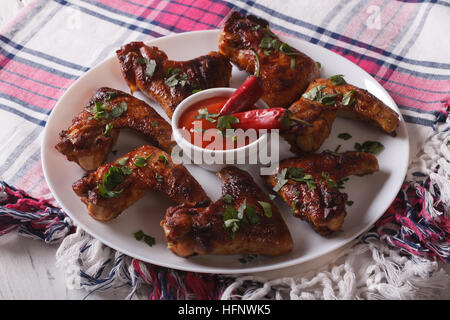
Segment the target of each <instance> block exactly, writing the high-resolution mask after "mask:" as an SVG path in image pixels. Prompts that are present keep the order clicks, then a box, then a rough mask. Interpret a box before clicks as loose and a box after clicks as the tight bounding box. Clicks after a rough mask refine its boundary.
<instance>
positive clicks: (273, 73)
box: [219, 12, 319, 108]
mask: <svg viewBox="0 0 450 320" xmlns="http://www.w3.org/2000/svg"><path fill="white" fill-rule="evenodd" d="M252 50H256V52H257V54H258V56H259V60H260V77H261V78H262V79H263V81H264V86H265V87H264V94H263V96H262V99H263V100H264V101H265V102H266V103H267V104H268V105H269V106H270V107H273V108H275V107H284V108H287V107H289V106H290V105H291V104H292V103H293V102H294V101H295V100H297V99H298V98H299V97H300V95H301V94H302V93H303V92H304V91H305V89H306V87H307V86H308V83H310V82H311V81H312V80H313V79H315V78H318V77H319V69H318V67H317V65H316V63H315V62H314V61H313V60H312V59H311V58H310V57H308V56H307V55H305V54H303V53H302V52H300V51H298V50H297V49H295V48H292V47H290V46H288V45H287V44H285V43H283V42H282V41H281V40H279V38H278V37H277V36H276V35H275V34H273V33H272V32H271V31H270V29H269V23H268V22H267V21H265V20H263V19H259V18H257V17H255V16H252V15H249V16H244V15H242V14H240V13H239V12H233V13H232V14H231V15H230V16H229V17H228V19H227V20H226V22H225V24H224V26H223V28H222V30H221V32H220V34H219V52H220V53H221V54H223V55H225V56H227V57H228V58H230V60H231V61H232V62H233V63H234V64H236V66H237V67H238V68H239V69H240V70H245V71H247V72H249V73H252V74H253V73H254V72H255V70H256V59H255V53H254V52H253V51H252Z"/></svg>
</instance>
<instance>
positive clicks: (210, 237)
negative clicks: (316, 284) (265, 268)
mask: <svg viewBox="0 0 450 320" xmlns="http://www.w3.org/2000/svg"><path fill="white" fill-rule="evenodd" d="M217 175H218V176H219V178H220V179H221V180H222V198H221V199H219V200H218V201H216V202H215V203H212V204H209V205H198V204H194V203H191V204H189V203H188V204H182V205H179V206H176V207H171V208H169V209H168V210H167V213H166V216H165V219H164V220H163V221H162V222H161V226H162V227H163V228H164V231H165V234H166V238H167V241H168V246H169V249H170V250H172V252H173V253H175V254H177V255H179V256H182V257H188V256H191V255H193V254H260V255H266V256H277V255H281V254H285V253H288V252H290V251H291V250H292V247H293V242H292V239H291V235H290V233H289V230H288V228H287V226H286V224H285V223H284V220H283V218H282V217H281V214H280V212H279V211H278V210H277V208H276V207H275V206H274V205H273V204H272V202H271V200H270V199H269V198H268V197H267V196H266V194H265V193H264V192H263V191H262V190H261V189H260V188H259V187H258V186H257V185H256V183H255V182H254V181H253V179H252V177H251V176H250V175H249V174H248V173H247V172H245V171H242V170H240V169H238V168H236V167H226V168H223V169H222V170H220V171H219V172H218V173H217Z"/></svg>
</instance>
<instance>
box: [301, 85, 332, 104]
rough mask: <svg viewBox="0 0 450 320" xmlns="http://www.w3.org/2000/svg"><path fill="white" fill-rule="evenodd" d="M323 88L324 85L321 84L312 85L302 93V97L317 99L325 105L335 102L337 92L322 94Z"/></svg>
mask: <svg viewBox="0 0 450 320" xmlns="http://www.w3.org/2000/svg"><path fill="white" fill-rule="evenodd" d="M323 88H325V86H322V85H319V86H317V87H314V88H312V89H311V90H309V91H308V92H306V93H304V94H303V95H302V97H303V98H306V99H309V100H315V101H318V102H320V103H322V104H324V105H326V106H331V105H333V104H335V103H336V97H337V94H324V93H322V89H323Z"/></svg>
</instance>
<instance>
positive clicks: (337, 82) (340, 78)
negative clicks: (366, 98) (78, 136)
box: [329, 74, 347, 86]
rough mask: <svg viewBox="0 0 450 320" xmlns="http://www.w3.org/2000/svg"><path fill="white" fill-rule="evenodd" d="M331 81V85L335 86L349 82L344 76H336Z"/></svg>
mask: <svg viewBox="0 0 450 320" xmlns="http://www.w3.org/2000/svg"><path fill="white" fill-rule="evenodd" d="M329 79H330V80H331V83H332V84H333V85H334V86H339V85H341V84H346V83H347V82H346V81H345V80H344V75H343V74H337V75H335V76H331V77H330V78H329Z"/></svg>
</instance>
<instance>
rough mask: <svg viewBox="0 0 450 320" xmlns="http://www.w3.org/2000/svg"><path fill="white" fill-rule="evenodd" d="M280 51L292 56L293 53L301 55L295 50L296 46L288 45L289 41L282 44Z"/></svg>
mask: <svg viewBox="0 0 450 320" xmlns="http://www.w3.org/2000/svg"><path fill="white" fill-rule="evenodd" d="M280 51H281V52H283V53H284V54H285V55H287V56H292V55H299V54H300V53H299V52H297V51H295V49H294V48H292V47H291V46H290V45H288V44H287V43H283V44H281V46H280Z"/></svg>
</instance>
